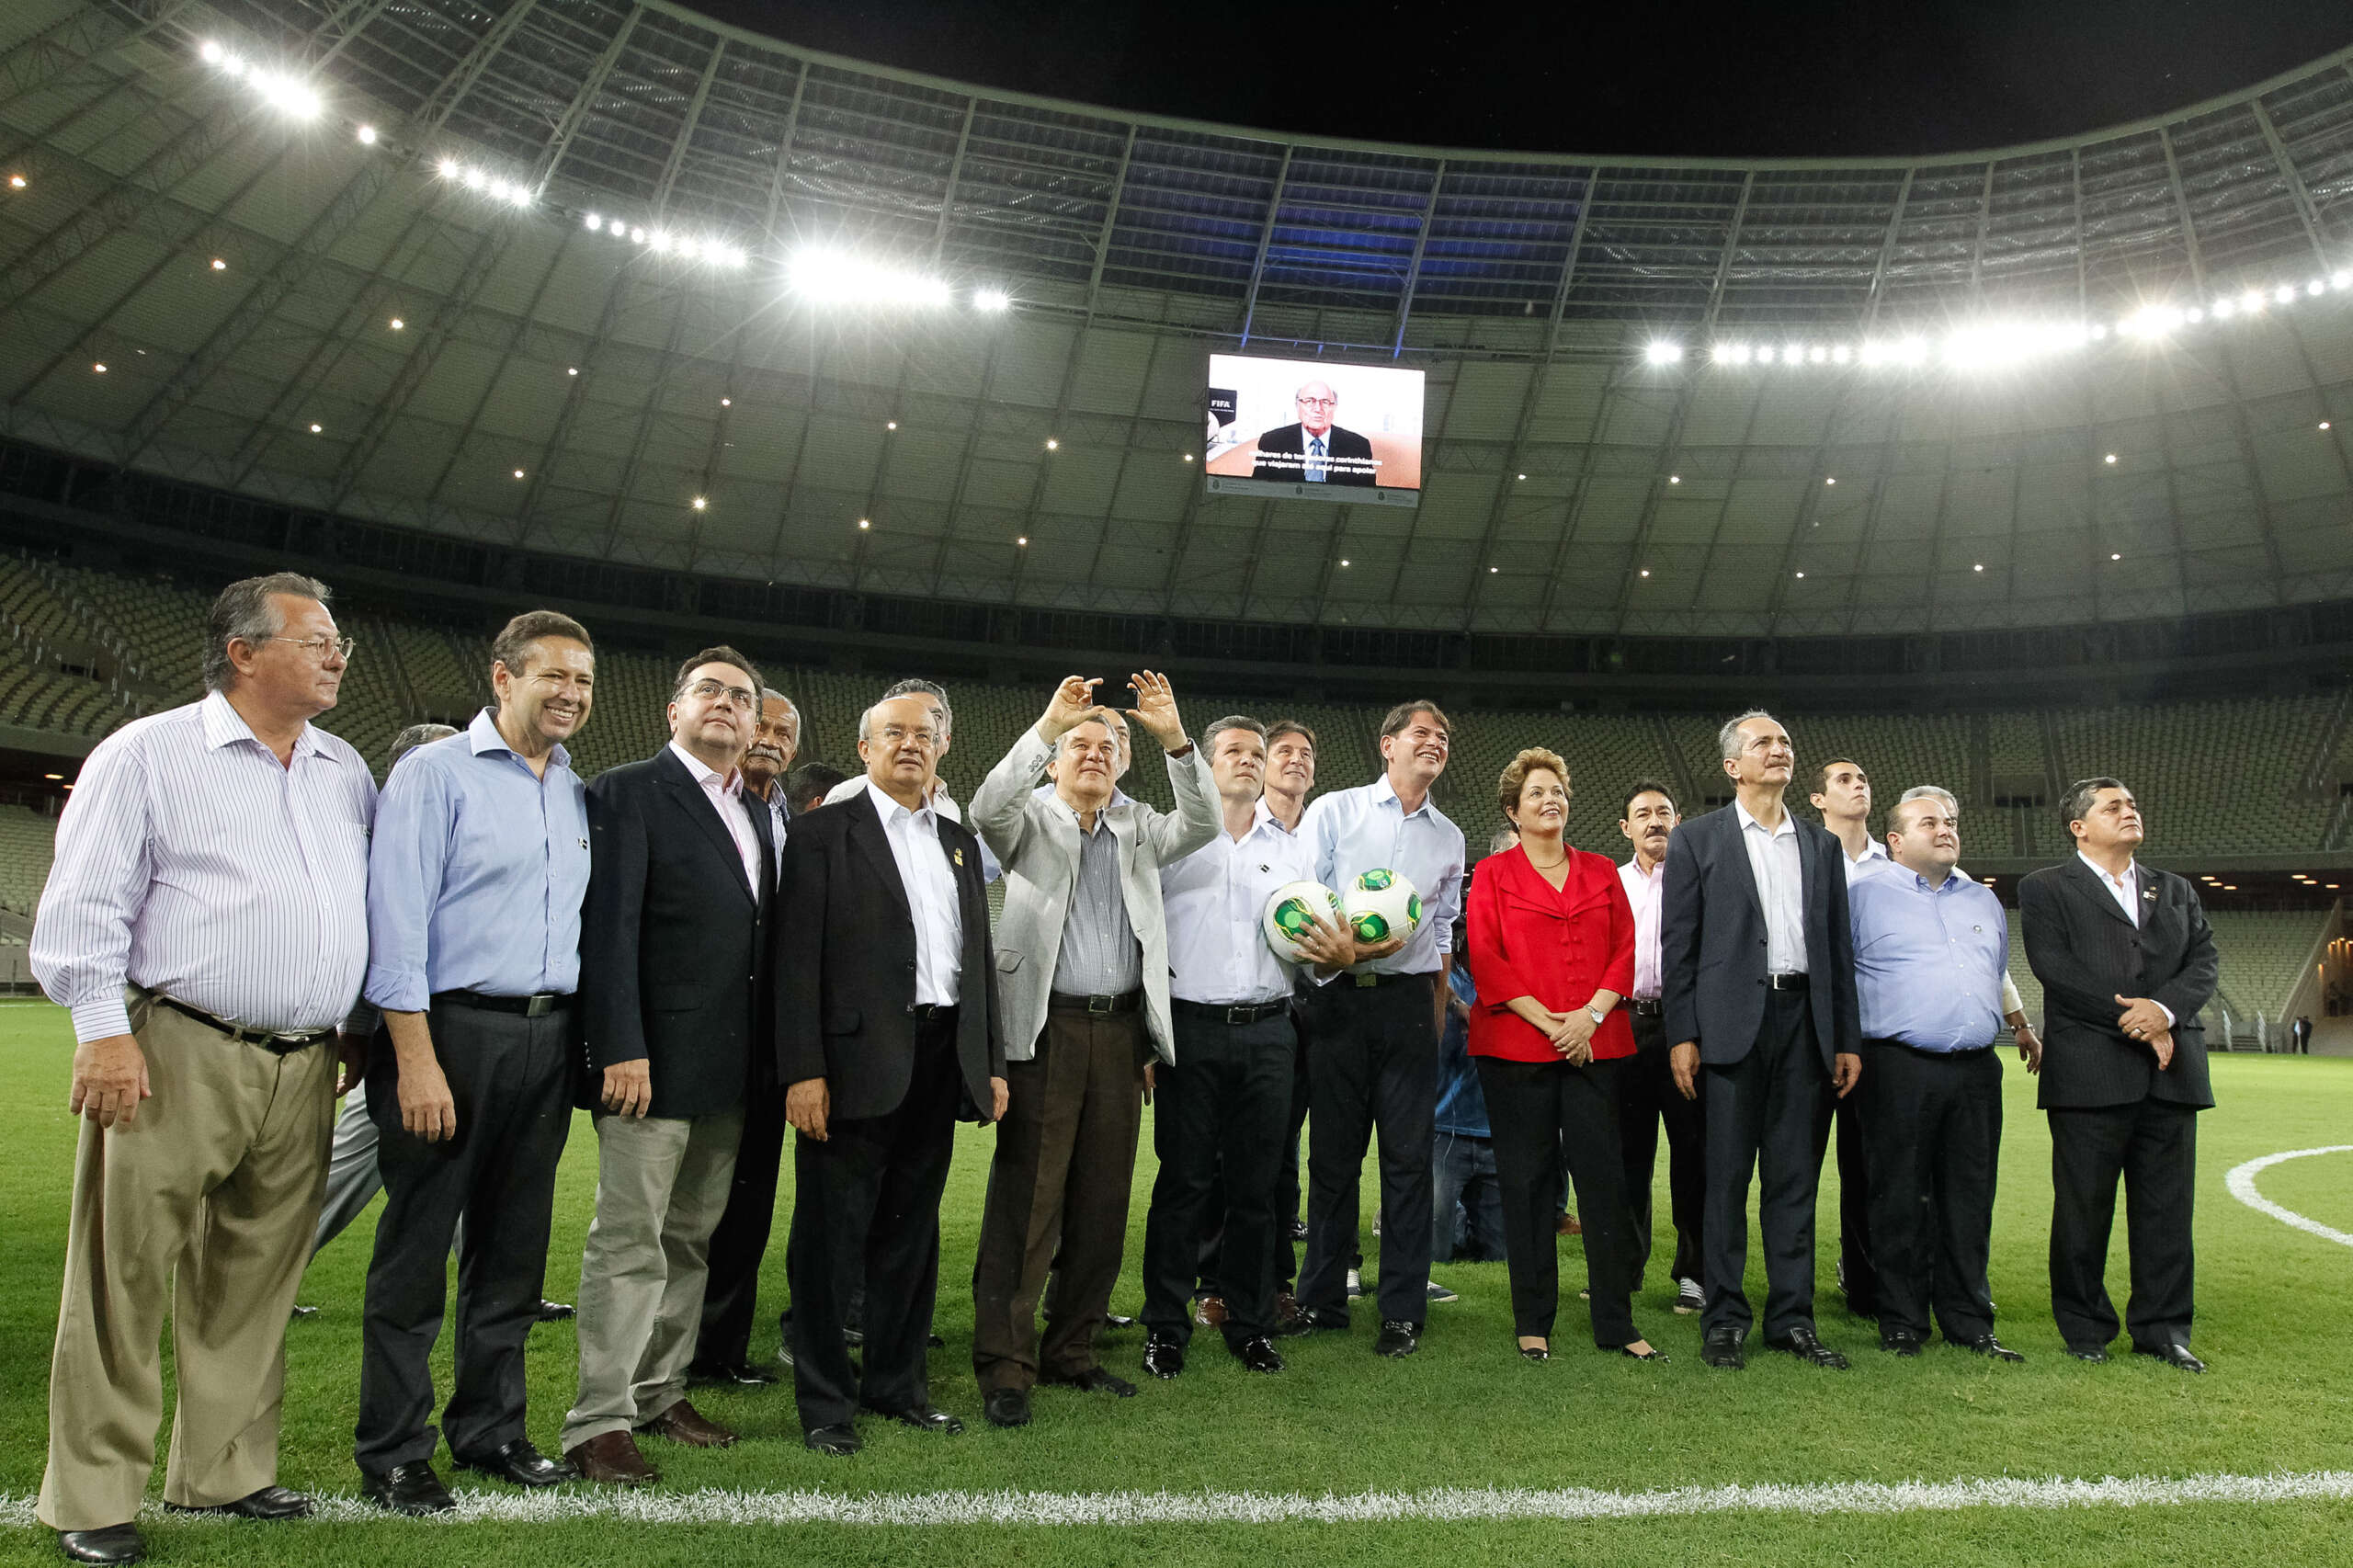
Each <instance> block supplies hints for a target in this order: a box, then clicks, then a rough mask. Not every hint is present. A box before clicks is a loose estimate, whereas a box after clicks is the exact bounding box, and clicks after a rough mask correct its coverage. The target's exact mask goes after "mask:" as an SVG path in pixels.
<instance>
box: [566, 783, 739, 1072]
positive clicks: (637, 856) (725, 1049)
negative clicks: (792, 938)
mask: <svg viewBox="0 0 2353 1568" xmlns="http://www.w3.org/2000/svg"><path fill="white" fill-rule="evenodd" d="M740 809H743V810H744V816H745V821H746V822H747V823H749V824H750V825H751V828H752V831H753V833H754V835H756V837H757V839H758V841H759V846H760V857H759V861H760V873H761V874H760V885H759V887H758V888H757V889H756V890H755V889H754V888H753V886H752V885H751V884H750V883H749V882H746V881H745V880H744V859H743V857H742V856H741V855H739V854H737V853H736V849H735V841H734V840H733V838H731V837H730V836H729V835H728V832H727V825H726V824H725V823H723V822H722V821H721V820H720V818H719V814H718V813H717V812H714V811H712V810H711V807H710V796H708V795H706V794H704V793H703V790H702V786H701V785H699V784H698V783H696V782H695V778H694V775H693V774H691V773H689V772H688V771H687V765H686V764H685V763H683V762H680V761H679V760H678V758H677V756H676V754H674V753H673V752H672V751H671V750H670V748H669V747H667V746H665V747H663V748H662V750H661V751H660V752H659V753H657V754H656V755H655V756H654V757H652V758H651V759H649V760H648V761H645V762H632V763H629V764H626V765H624V766H622V767H616V768H612V769H610V770H608V771H607V772H604V773H600V774H598V775H597V778H596V780H595V781H594V782H593V783H591V784H590V785H589V786H588V843H589V861H588V867H589V869H588V897H587V900H586V902H585V903H584V905H583V906H582V909H581V915H580V1000H581V1033H582V1040H583V1044H584V1045H585V1050H586V1055H587V1072H586V1074H585V1075H584V1077H583V1081H582V1083H581V1098H580V1103H581V1104H582V1105H584V1106H594V1105H597V1104H598V1103H600V1097H601V1094H602V1090H603V1085H604V1071H605V1069H606V1068H607V1067H609V1066H611V1065H613V1064H614V1063H615V1062H631V1061H634V1060H636V1059H638V1058H640V1057H642V1058H644V1059H645V1062H646V1065H647V1072H648V1073H649V1074H651V1076H652V1078H653V1080H654V1107H653V1108H652V1109H651V1110H650V1111H648V1112H647V1113H646V1114H648V1115H649V1116H681V1117H683V1116H709V1115H711V1114H713V1113H715V1112H719V1111H727V1110H734V1109H738V1108H741V1107H742V1105H743V1104H744V1087H745V1083H746V1082H747V1081H748V1076H749V1074H750V1071H751V1062H752V1056H753V1054H754V1053H755V1052H761V1053H767V1052H772V1051H774V1049H775V1033H774V1030H775V1012H774V1008H773V1007H772V1006H768V1007H763V1006H761V1005H760V1004H761V1003H762V1002H763V1001H764V1000H765V999H766V997H767V995H768V994H769V980H770V975H769V971H770V969H771V966H772V965H773V963H774V961H775V941H774V931H773V929H772V927H773V926H774V924H775V922H774V912H775V911H776V910H777V909H778V908H779V903H778V900H777V897H776V878H775V874H774V872H773V870H772V869H771V868H772V867H773V866H774V864H775V854H774V850H773V848H772V847H771V846H772V844H773V840H772V839H771V837H770V835H769V831H768V812H767V806H766V805H764V804H762V803H761V802H760V801H742V802H741V807H740Z"/></svg>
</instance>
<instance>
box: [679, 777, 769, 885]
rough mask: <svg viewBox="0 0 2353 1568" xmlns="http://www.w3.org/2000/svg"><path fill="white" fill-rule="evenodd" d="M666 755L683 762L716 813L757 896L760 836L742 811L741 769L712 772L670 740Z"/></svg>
mask: <svg viewBox="0 0 2353 1568" xmlns="http://www.w3.org/2000/svg"><path fill="white" fill-rule="evenodd" d="M670 755H671V756H675V757H676V758H677V759H678V760H679V761H680V762H683V763H685V764H686V765H687V771H688V773H691V774H693V775H694V778H695V782H696V783H698V784H699V785H701V786H702V798H703V799H704V800H706V801H710V809H711V810H712V811H714V812H718V813H719V821H720V824H721V825H722V826H723V827H724V828H726V829H727V836H728V837H730V838H732V839H733V840H734V841H735V853H736V854H737V855H738V856H739V857H741V858H742V859H743V862H744V885H745V887H748V888H750V889H751V890H752V896H753V897H754V898H757V897H758V896H759V895H760V835H759V832H758V830H756V828H754V827H753V826H752V819H751V818H750V817H748V816H746V815H745V814H744V775H743V774H742V773H741V772H733V773H727V774H720V773H716V772H713V771H712V770H711V769H710V767H708V766H707V765H706V764H705V763H704V762H703V760H702V759H701V758H700V757H699V756H695V754H694V753H692V752H690V751H688V749H687V748H686V747H684V746H682V745H680V744H678V743H677V742H676V741H675V740H674V741H672V742H671V743H670Z"/></svg>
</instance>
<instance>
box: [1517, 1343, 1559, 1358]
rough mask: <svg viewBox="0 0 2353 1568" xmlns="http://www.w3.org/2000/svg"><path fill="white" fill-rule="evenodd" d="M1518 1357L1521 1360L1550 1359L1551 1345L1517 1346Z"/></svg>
mask: <svg viewBox="0 0 2353 1568" xmlns="http://www.w3.org/2000/svg"><path fill="white" fill-rule="evenodd" d="M1519 1357H1520V1359H1521V1360H1523V1361H1550V1360H1551V1359H1552V1346H1549V1345H1523V1346H1520V1347H1519Z"/></svg>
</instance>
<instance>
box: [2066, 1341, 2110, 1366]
mask: <svg viewBox="0 0 2353 1568" xmlns="http://www.w3.org/2000/svg"><path fill="white" fill-rule="evenodd" d="M2067 1354H2068V1355H2070V1356H2073V1357H2074V1358H2075V1359H2076V1360H2078V1361H2089V1362H2091V1363H2092V1364H2093V1365H2094V1366H2097V1365H2098V1364H2099V1363H2101V1362H2102V1361H2105V1360H2107V1359H2108V1346H2105V1345H2070V1346H2067Z"/></svg>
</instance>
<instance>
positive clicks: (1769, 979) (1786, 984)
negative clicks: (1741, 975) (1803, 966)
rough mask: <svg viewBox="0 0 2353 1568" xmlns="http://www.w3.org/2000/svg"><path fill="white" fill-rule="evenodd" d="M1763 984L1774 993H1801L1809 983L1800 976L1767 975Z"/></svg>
mask: <svg viewBox="0 0 2353 1568" xmlns="http://www.w3.org/2000/svg"><path fill="white" fill-rule="evenodd" d="M1765 983H1766V984H1767V985H1768V986H1770V987H1771V988H1772V989H1774V990H1775V991H1803V990H1804V989H1805V988H1806V986H1807V985H1808V983H1809V982H1808V981H1807V979H1806V977H1805V976H1804V975H1802V974H1768V975H1767V976H1766V977H1765Z"/></svg>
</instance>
